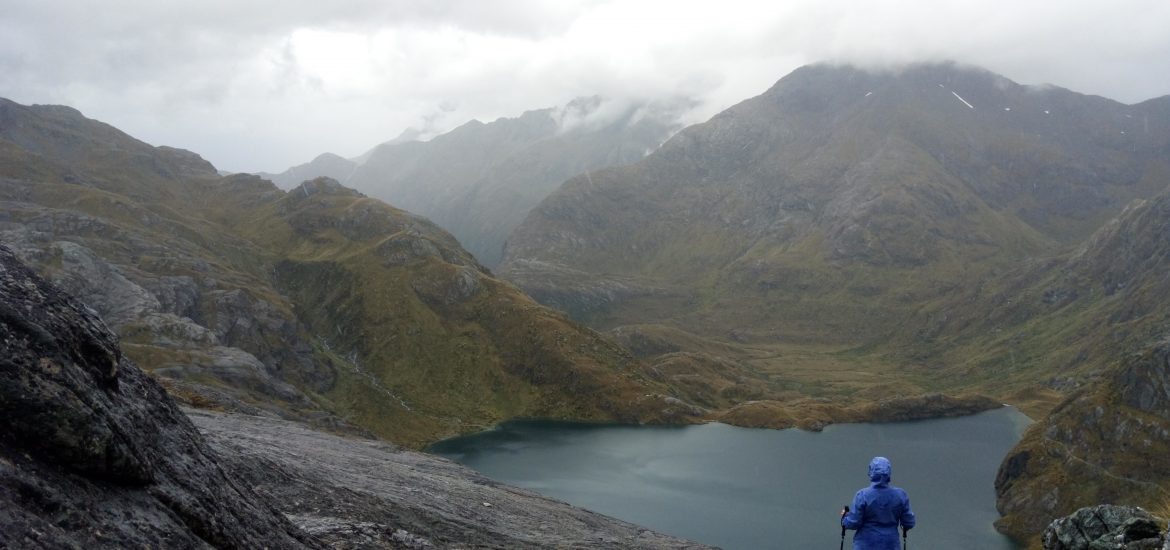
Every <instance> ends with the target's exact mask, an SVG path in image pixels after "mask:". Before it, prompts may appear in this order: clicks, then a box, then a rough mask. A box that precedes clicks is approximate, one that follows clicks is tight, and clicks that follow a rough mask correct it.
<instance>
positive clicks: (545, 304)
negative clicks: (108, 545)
mask: <svg viewBox="0 0 1170 550" xmlns="http://www.w3.org/2000/svg"><path fill="white" fill-rule="evenodd" d="M672 105H673V104H669V103H668V104H664V105H649V104H647V105H625V106H622V107H623V108H622V109H614V108H613V106H612V105H610V106H609V107H608V109H609V111H607V110H606V109H607V107H606V103H605V100H603V99H601V98H593V99H589V100H580V101H578V102H575V103H573V104H570V106H568V107H566V108H563V109H561V110H557V109H545V110H539V111H529V112H527V113H525V114H523V115H521V116H520V117H518V118H511V119H509V118H503V119H500V120H497V121H494V122H491V123H487V124H484V123H479V122H474V121H473V122H469V123H467V124H466V125H463V126H460V127H459V128H457V129H456V130H453V131H452V132H450V133H447V134H443V135H440V136H437V137H434V138H433V139H431V140H429V141H419V140H417V139H414V138H413V137H411V136H409V135H406V136H403V137H402V138H401V139H396V140H392V141H390V142H386V143H384V144H382V145H380V146H378V147H376V148H374V149H373V150H371V151H370V153H369V154H368V155H365V156H364V157H363V158H360V159H344V158H342V157H339V156H328V155H323V156H321V157H318V159H317V160H316V161H314V162H312V163H308V164H305V165H301V166H297V167H294V168H292V169H290V170H289V171H287V172H285V173H284V174H281V175H274V176H273V179H280V180H281V185H280V186H278V185H276V184H274V183H273V182H272V181H269V180H268V179H264V178H262V177H259V176H254V175H249V174H229V175H224V174H221V173H219V171H218V170H216V168H215V167H214V166H212V165H211V164H210V163H209V162H207V161H205V160H204V159H202V158H201V157H200V156H198V155H197V154H195V153H191V152H188V151H184V150H180V149H174V148H170V147H155V146H152V145H149V144H147V143H144V142H141V141H139V140H137V139H135V138H133V137H131V136H129V135H127V134H125V133H123V132H121V131H120V130H117V129H116V128H113V127H112V126H109V125H107V124H104V123H101V122H98V121H96V120H92V119H89V118H87V117H85V116H84V115H83V114H82V113H80V112H78V111H76V110H74V109H72V108H69V107H62V106H42V105H32V106H25V105H21V104H19V103H16V102H13V101H8V100H0V240H2V241H3V243H4V245H5V246H6V247H8V248H10V249H11V250H12V251H13V254H14V258H15V259H16V260H19V261H21V262H24V263H27V264H29V265H30V266H31V267H32V268H33V269H34V270H36V271H37V272H38V273H39V274H40V275H41V276H43V277H44V278H45V279H47V280H48V281H50V282H51V283H52V284H54V285H57V286H59V287H61V288H62V289H64V291H65V292H67V293H69V294H70V295H71V296H73V297H75V298H77V299H78V300H81V301H82V302H84V303H85V304H86V305H87V306H88V307H89V308H92V310H93V311H94V312H96V313H97V314H98V315H100V317H101V318H102V319H103V320H104V323H105V324H107V325H108V326H109V328H110V329H111V330H112V331H113V332H115V333H116V334H117V338H118V345H119V346H120V347H119V349H120V350H121V351H120V352H119V353H125V355H126V357H127V358H128V359H129V360H132V361H133V362H134V363H136V364H137V365H139V366H140V367H142V368H143V369H144V370H145V371H146V372H148V373H149V374H150V377H152V378H153V379H157V380H158V382H159V383H161V384H162V385H163V387H165V388H166V389H167V391H168V392H169V394H170V395H171V396H173V397H174V398H175V399H177V400H178V401H179V402H180V403H182V404H184V405H186V406H189V407H195V408H199V409H204V410H209V411H214V414H220V413H232V414H247V415H253V416H258V417H262V418H267V419H268V420H271V421H272V422H275V423H276V424H273V425H276V426H279V425H280V424H279V423H280V422H285V421H292V422H298V423H302V424H305V425H308V426H311V427H313V428H315V429H320V430H326V431H330V432H334V433H337V434H344V435H348V436H358V437H369V436H375V437H378V438H382V439H385V440H388V441H391V442H393V443H395V444H398V445H403V446H405V447H409V448H421V447H424V446H426V445H428V444H430V443H433V442H435V441H437V440H439V439H443V438H446V437H450V436H454V435H460V434H467V433H471V432H476V431H480V430H482V429H485V428H488V427H491V426H494V425H496V424H498V423H500V422H503V421H506V420H509V419H514V418H541V419H559V420H572V421H586V422H601V423H627V424H699V423H706V422H712V421H716V422H722V423H726V424H731V425H735V426H742V427H754V428H773V429H783V428H791V427H796V428H801V429H804V430H810V431H819V430H823V429H825V428H826V427H827V426H829V425H831V424H839V423H880V422H900V421H907V420H922V419H931V418H940V417H949V416H961V415H971V414H974V413H977V412H981V411H986V410H989V409H993V408H998V407H1000V406H1002V404H1004V403H1008V404H1011V405H1013V406H1015V407H1017V408H1018V409H1019V410H1021V411H1022V412H1024V413H1025V414H1027V415H1028V416H1029V417H1030V418H1032V419H1033V420H1035V421H1036V423H1035V425H1034V426H1033V427H1032V428H1031V429H1030V430H1029V431H1028V432H1027V433H1026V434H1025V436H1024V439H1023V440H1022V442H1021V443H1020V445H1019V446H1018V447H1017V448H1016V449H1013V450H1012V452H1010V453H1009V455H1008V457H1007V459H1006V460H1005V461H1004V463H1003V466H1002V468H1001V471H1000V476H999V481H998V482H997V490H998V493H997V496H998V498H999V499H1000V508H999V511H1000V513H1001V514H1003V515H1004V516H1005V517H1004V519H1003V520H1001V522H1000V524H999V526H1000V528H1001V529H1002V530H1003V532H1004V533H1006V534H1008V535H1010V536H1012V537H1014V538H1016V539H1018V540H1030V538H1033V536H1034V535H1035V534H1036V533H1037V532H1038V531H1039V530H1041V529H1042V528H1043V526H1044V525H1046V524H1047V522H1048V521H1050V520H1051V519H1053V518H1055V517H1058V516H1060V515H1065V514H1069V513H1071V512H1072V511H1074V510H1075V509H1076V508H1077V507H1079V506H1084V505H1088V504H1091V503H1092V501H1094V500H1102V499H1104V500H1119V501H1125V503H1127V504H1137V505H1143V506H1153V505H1156V504H1157V503H1158V501H1159V500H1161V499H1165V498H1166V496H1167V494H1170V493H1168V492H1167V491H1168V490H1170V485H1168V484H1170V473H1167V472H1166V471H1165V469H1164V468H1162V467H1161V463H1160V462H1159V460H1160V459H1158V458H1155V457H1159V456H1166V455H1165V452H1166V451H1167V450H1170V436H1167V433H1170V432H1168V431H1167V430H1168V429H1170V419H1168V418H1167V416H1166V414H1165V410H1166V407H1165V401H1166V399H1170V393H1168V392H1170V386H1167V385H1166V384H1165V383H1164V382H1165V378H1166V376H1167V374H1166V373H1167V372H1168V371H1167V369H1170V362H1168V361H1167V360H1166V354H1165V353H1164V351H1165V350H1164V349H1163V348H1164V347H1165V346H1164V342H1165V339H1166V335H1167V334H1168V330H1170V309H1167V306H1166V302H1165V300H1164V299H1163V297H1164V296H1166V295H1167V292H1170V288H1167V285H1168V284H1170V283H1168V282H1167V278H1166V276H1165V274H1166V273H1167V272H1170V252H1168V251H1170V231H1168V230H1167V226H1168V223H1170V222H1168V221H1167V220H1170V207H1168V206H1167V205H1168V204H1170V97H1162V98H1156V99H1152V100H1149V101H1146V102H1143V103H1139V104H1135V105H1125V104H1121V103H1118V102H1115V101H1112V100H1108V99H1105V98H1101V97H1097V96H1090V95H1085V94H1080V93H1077V92H1073V91H1070V90H1065V89H1063V88H1058V87H1054V86H1047V87H1030V86H1023V85H1020V84H1017V83H1015V82H1012V81H1010V80H1008V79H1007V78H1005V77H1002V76H1000V75H996V74H994V73H991V72H989V71H986V70H983V69H979V68H976V67H969V66H963V65H957V64H954V63H927V64H915V65H910V66H907V67H904V68H901V69H898V70H878V71H869V70H863V69H859V68H855V67H850V66H844V65H833V64H818V65H810V66H806V67H803V68H800V69H798V70H796V71H795V72H793V73H792V74H790V75H788V76H786V77H784V78H782V79H781V80H780V81H778V82H777V83H776V84H775V85H774V86H773V87H772V88H770V89H769V90H767V91H766V92H765V93H763V94H762V95H759V96H757V97H754V98H750V99H747V100H744V101H743V102H741V103H739V104H737V105H735V106H733V107H731V108H730V109H728V110H726V111H724V112H722V113H720V114H718V115H716V116H714V117H713V118H711V119H710V120H708V121H707V122H703V123H700V124H696V125H692V126H688V127H686V128H681V129H680V128H679V125H677V124H676V123H675V122H676V118H675V116H674V115H676V114H677V113H676V112H675V111H674V109H675V108H676V107H675V106H672ZM574 109H576V110H577V111H579V112H575V111H574ZM596 113H603V114H604V113H608V114H607V115H606V117H602V118H603V119H604V120H603V121H602V122H598V123H597V124H594V125H589V124H584V123H581V122H580V121H575V122H573V123H572V124H569V123H568V122H566V120H568V118H572V117H578V118H581V119H588V118H589V117H590V116H594V115H595V114H596ZM663 140H665V141H663ZM659 144H661V146H660V147H659ZM318 172H320V173H318ZM339 179H342V180H343V181H339ZM296 180H299V181H296ZM387 197H394V198H395V200H394V202H391V203H387V202H383V200H380V199H381V198H387ZM404 207H405V209H403V208H404ZM416 210H417V211H416ZM420 214H425V217H424V216H423V215H420ZM428 218H430V219H428ZM481 255H483V256H484V257H486V258H487V260H484V259H483V258H481V257H480V256H481ZM199 414H202V413H199ZM207 414H208V415H207V416H204V417H202V418H203V420H202V421H201V422H204V423H205V424H207V425H211V426H214V425H215V424H217V423H218V422H219V421H218V420H215V419H216V418H218V417H216V416H213V415H211V413H207ZM184 429H185V428H184ZM1135 434H1136V435H1135ZM1130 437H1137V438H1138V439H1137V440H1134V441H1137V442H1136V443H1132V445H1131V443H1130V439H1129V438H1130ZM282 460H283V459H282ZM1074 462H1075V463H1077V464H1080V463H1082V462H1083V463H1085V464H1086V466H1084V467H1083V468H1082V467H1080V466H1077V467H1075V468H1074V467H1073V466H1070V464H1072V463H1074ZM1135 464H1136V465H1139V466H1135ZM1142 464H1144V465H1145V466H1144V467H1142V466H1140V465H1142ZM1154 466H1157V467H1154ZM1070 471H1076V472H1077V475H1078V476H1080V475H1083V477H1084V479H1083V480H1078V482H1077V489H1076V490H1073V489H1071V488H1066V489H1063V490H1053V489H1051V487H1050V486H1051V485H1056V486H1058V487H1064V486H1066V485H1067V484H1068V483H1069V480H1068V479H1067V478H1066V477H1065V476H1066V475H1069V474H1068V472H1070ZM248 475H258V474H256V473H255V472H252V473H250V474H248ZM1118 479H1125V480H1136V482H1135V483H1134V484H1133V486H1132V487H1131V486H1129V485H1127V484H1119V483H1117V480H1118ZM1127 483H1128V481H1127ZM1133 487H1139V488H1140V489H1141V490H1134V489H1133ZM476 490H478V489H476ZM282 528H284V527H282ZM615 529H618V530H619V531H621V530H624V529H626V528H625V527H615ZM622 532H627V531H622ZM627 533H628V532H627ZM582 536H584V535H582ZM630 536H636V535H630Z"/></svg>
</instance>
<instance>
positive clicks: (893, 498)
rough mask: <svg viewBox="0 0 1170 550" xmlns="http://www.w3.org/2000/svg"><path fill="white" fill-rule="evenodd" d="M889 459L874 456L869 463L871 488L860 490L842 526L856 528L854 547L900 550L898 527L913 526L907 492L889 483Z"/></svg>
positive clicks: (907, 527) (844, 517)
mask: <svg viewBox="0 0 1170 550" xmlns="http://www.w3.org/2000/svg"><path fill="white" fill-rule="evenodd" d="M890 470H891V468H890V461H889V460H887V459H886V458H884V457H880V456H879V457H875V458H874V459H873V460H872V461H870V463H869V481H870V484H869V487H866V488H865V489H862V490H860V491H857V495H855V496H854V497H853V506H851V507H850V509H849V513H848V514H845V515H844V516H843V517H842V518H841V526H842V527H844V528H846V529H856V530H857V532H856V533H854V534H853V550H900V549H901V547H902V544H901V541H900V540H899V537H900V535H899V534H898V526H899V525H900V526H902V527H903V528H906V529H910V528H911V527H914V512H912V511H911V510H910V497H909V496H908V495H906V491H903V490H902V489H899V488H897V487H891V486H890Z"/></svg>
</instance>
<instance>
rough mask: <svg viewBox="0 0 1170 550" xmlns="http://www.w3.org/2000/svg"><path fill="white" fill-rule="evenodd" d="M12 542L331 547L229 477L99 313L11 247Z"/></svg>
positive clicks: (8, 412)
mask: <svg viewBox="0 0 1170 550" xmlns="http://www.w3.org/2000/svg"><path fill="white" fill-rule="evenodd" d="M0 343H2V344H3V353H2V354H0V416H2V417H3V418H4V422H3V423H2V424H0V525H3V526H4V527H3V529H0V547H5V548H83V547H96V548H128V547H144V546H145V547H167V548H205V547H235V548H261V547H280V548H300V547H310V548H313V547H320V546H321V545H320V544H319V543H317V542H316V541H315V540H313V539H312V538H310V537H309V536H308V535H306V534H305V533H303V532H301V531H300V530H298V529H297V528H296V527H295V526H293V525H292V524H291V523H289V522H288V521H287V520H286V519H285V518H284V517H283V516H281V515H280V514H279V513H277V512H275V511H274V510H272V509H271V508H269V506H268V505H267V504H266V503H265V502H264V501H263V500H262V499H260V498H259V497H258V496H257V495H256V494H255V493H254V492H253V491H252V489H251V488H250V487H249V486H247V485H245V484H241V483H239V481H237V480H236V479H234V478H232V477H230V476H229V475H228V474H225V473H224V471H223V469H222V468H221V466H220V464H219V463H218V462H217V459H216V457H215V455H214V454H213V453H212V452H211V451H210V450H208V448H207V447H206V445H205V443H204V441H203V438H202V437H201V436H200V435H199V433H198V432H197V431H196V430H195V428H194V426H192V425H191V422H190V421H189V420H188V419H187V417H186V416H184V414H183V413H182V412H181V411H180V410H179V409H178V408H177V407H176V406H175V405H174V403H173V402H172V401H171V400H170V398H169V397H167V395H166V393H165V392H164V391H163V389H162V387H161V386H159V385H158V383H156V382H155V381H154V380H152V379H151V378H149V377H148V376H146V374H144V373H143V372H142V371H141V370H139V369H138V368H137V367H135V366H134V365H133V364H132V363H131V362H130V361H129V360H127V359H126V358H125V357H124V356H123V355H122V352H121V350H120V349H119V347H118V345H117V339H116V337H115V336H114V335H113V333H111V332H110V330H109V329H107V328H106V326H105V324H104V323H103V322H102V321H101V320H100V319H99V318H98V317H97V316H96V315H95V314H94V312H93V311H92V310H90V309H88V308H86V307H85V306H83V305H81V304H80V303H79V302H77V301H75V300H74V299H73V298H71V297H70V296H68V295H66V294H64V293H63V292H61V291H60V290H58V289H56V288H54V287H52V286H51V285H49V284H48V283H46V282H45V281H44V280H42V279H40V278H39V277H38V276H36V275H35V274H34V273H33V272H32V271H31V270H29V269H28V268H27V267H25V266H24V265H23V264H21V263H20V262H19V261H17V259H16V257H15V255H14V254H13V253H12V251H11V250H9V249H8V248H6V247H3V246H0Z"/></svg>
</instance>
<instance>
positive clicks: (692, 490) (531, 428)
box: [429, 407, 1030, 550]
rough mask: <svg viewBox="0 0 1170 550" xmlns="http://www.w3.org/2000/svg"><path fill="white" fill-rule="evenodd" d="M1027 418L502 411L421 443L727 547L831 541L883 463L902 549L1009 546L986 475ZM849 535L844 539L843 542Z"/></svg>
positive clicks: (1010, 413)
mask: <svg viewBox="0 0 1170 550" xmlns="http://www.w3.org/2000/svg"><path fill="white" fill-rule="evenodd" d="M1029 423H1030V420H1029V419H1028V418H1027V417H1026V416H1024V415H1023V414H1021V413H1020V412H1018V411H1017V410H1016V409H1013V408H1010V407H1004V408H1001V409H997V410H993V411H989V412H985V413H981V414H977V415H973V416H966V417H960V418H945V419H935V420H923V421H917V422H903V423H891V424H840V425H831V426H828V427H826V428H825V429H824V431H822V432H806V431H801V430H796V429H789V430H763V429H749V428H738V427H734V426H728V425H724V424H715V423H712V424H704V425H698V426H681V427H666V426H628V425H599V424H580V423H567V422H549V421H513V422H507V423H504V424H501V425H499V426H497V427H496V428H494V429H492V430H489V431H486V432H481V433H478V434H473V435H468V436H464V437H459V438H454V439H448V440H445V441H441V442H439V443H436V444H435V445H433V446H431V448H430V449H429V451H430V452H432V453H434V454H437V455H440V456H444V457H447V458H450V459H452V460H454V461H456V462H459V463H461V464H464V465H466V466H468V467H471V468H473V469H475V470H477V471H479V472H481V473H483V474H484V475H486V476H488V477H490V478H492V479H495V480H497V481H501V482H504V483H508V484H511V485H515V486H519V487H523V488H526V489H530V490H532V491H536V492H538V493H541V494H543V495H546V496H549V497H552V498H555V499H559V500H563V501H565V502H568V503H571V504H574V505H576V506H580V507H584V508H588V509H590V510H593V511H596V512H599V513H602V514H606V515H609V516H613V517H616V518H619V519H622V520H625V521H629V522H632V523H636V524H639V525H642V526H645V527H648V528H650V529H654V530H656V531H660V532H663V533H668V534H671V535H675V536H679V537H685V538H688V539H692V540H695V541H699V542H703V543H706V544H711V545H715V546H720V547H723V548H726V549H729V550H730V549H757V548H793V549H797V548H799V549H815V548H838V546H839V545H840V543H841V529H840V523H839V521H840V519H839V518H840V513H841V507H842V506H844V505H846V504H849V503H851V502H852V499H853V494H854V493H855V492H856V491H857V490H858V489H860V488H862V487H864V486H867V485H868V481H869V480H868V477H867V467H868V464H869V461H870V459H871V458H873V457H874V456H885V457H887V458H889V459H890V461H891V462H892V463H893V482H892V485H895V486H899V487H902V488H903V489H905V490H906V491H907V492H908V493H909V495H910V504H911V507H912V508H913V510H914V513H915V514H916V515H917V518H918V527H916V528H914V529H913V530H911V531H910V533H909V537H908V539H907V546H908V547H909V548H920V549H937V548H948V549H956V550H961V549H972V550H1000V549H1003V550H1014V549H1015V548H1017V547H1016V546H1015V545H1014V544H1013V543H1012V542H1011V541H1010V540H1009V539H1007V538H1006V537H1004V536H1002V535H1000V534H999V533H998V532H996V531H995V529H994V527H993V526H992V523H993V522H994V521H995V520H996V519H997V518H998V517H999V516H998V514H997V513H996V511H995V489H994V482H995V475H996V471H997V469H998V468H999V465H1000V462H1001V461H1002V460H1003V457H1004V456H1005V455H1006V454H1007V452H1008V451H1009V450H1010V449H1011V447H1012V446H1013V445H1014V444H1015V443H1016V442H1017V441H1018V440H1019V438H1020V437H1021V435H1022V434H1023V431H1024V429H1025V428H1026V427H1027V425H1028V424H1029ZM851 538H852V532H849V534H848V535H846V539H845V547H846V548H850V547H851V542H850V541H851Z"/></svg>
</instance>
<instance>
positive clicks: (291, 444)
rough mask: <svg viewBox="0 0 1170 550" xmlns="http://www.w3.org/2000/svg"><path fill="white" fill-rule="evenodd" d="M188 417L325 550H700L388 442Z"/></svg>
mask: <svg viewBox="0 0 1170 550" xmlns="http://www.w3.org/2000/svg"><path fill="white" fill-rule="evenodd" d="M187 413H188V414H189V415H190V416H191V419H192V420H193V421H194V422H195V425H196V426H198V427H199V429H200V430H201V431H202V432H203V434H204V436H205V437H206V438H207V440H208V442H209V443H210V444H211V446H212V448H213V449H214V450H215V451H216V452H217V454H219V455H220V456H221V457H223V459H224V461H225V464H226V466H227V468H228V470H229V471H230V473H231V474H233V475H235V476H237V477H239V478H241V479H243V480H245V481H246V483H247V485H249V486H250V487H253V488H254V489H255V490H256V491H257V492H259V493H261V494H262V495H264V496H266V497H267V498H268V499H269V501H270V502H272V503H273V505H275V506H277V507H278V508H279V509H280V510H281V511H282V512H284V513H285V514H286V515H288V517H289V518H290V519H292V521H293V522H294V523H296V524H297V525H299V526H300V527H301V528H303V529H304V530H306V531H308V532H310V533H312V534H313V535H315V536H317V537H319V538H321V539H322V540H323V541H325V542H326V543H327V544H329V545H330V546H332V547H334V548H501V549H502V548H508V549H514V548H695V549H698V548H708V547H707V546H704V545H701V544H697V543H693V542H689V541H685V540H681V539H677V538H673V537H670V536H667V535H663V534H660V533H656V532H653V531H650V530H647V529H645V528H642V527H638V526H637V525H633V524H630V523H626V522H623V521H619V520H616V519H613V518H610V517H606V516H603V515H600V514H597V513H594V512H590V511H588V510H583V509H581V508H577V507H574V506H570V505H568V504H565V503H563V502H560V501H556V500H553V499H549V498H546V497H542V496H540V495H537V494H536V493H533V492H531V491H527V490H524V489H519V488H516V487H510V486H507V485H503V484H501V483H498V482H495V481H492V480H490V479H488V478H486V477H484V476H482V475H480V474H478V473H476V472H474V471H472V470H470V469H468V468H466V467H463V466H460V465H458V464H455V463H454V462H451V461H449V460H446V459H442V458H438V457H435V456H431V455H427V454H423V453H417V452H413V451H407V450H403V449H401V448H399V447H396V446H394V445H391V444H389V443H385V442H381V441H377V440H364V439H352V438H344V437H338V436H335V435H330V434H325V433H322V432H318V431H314V430H311V429H309V428H307V427H305V426H303V425H301V424H296V423H293V422H288V421H284V420H277V419H271V418H261V417H253V416H245V415H239V414H224V413H216V412H210V411H202V410H188V411H187Z"/></svg>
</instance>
